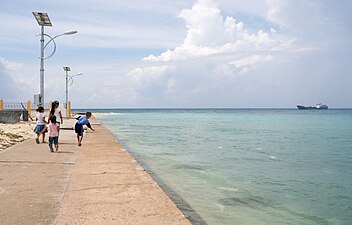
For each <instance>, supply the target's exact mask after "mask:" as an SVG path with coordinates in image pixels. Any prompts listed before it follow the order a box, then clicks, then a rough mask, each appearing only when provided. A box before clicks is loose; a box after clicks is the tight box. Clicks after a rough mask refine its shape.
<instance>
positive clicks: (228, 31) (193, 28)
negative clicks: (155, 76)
mask: <svg viewBox="0 0 352 225" xmlns="http://www.w3.org/2000/svg"><path fill="white" fill-rule="evenodd" d="M180 17H181V18H182V19H184V21H185V23H186V27H187V29H188V30H187V36H186V38H185V40H184V42H183V44H182V45H180V46H178V47H176V48H175V49H174V50H170V49H168V50H166V51H165V52H163V53H161V54H160V55H159V56H155V55H150V56H148V57H145V58H144V59H143V60H144V61H146V62H168V61H178V60H187V59H190V58H196V57H204V56H209V55H215V54H224V53H233V54H243V53H245V54H247V55H251V54H253V52H258V51H262V52H266V51H278V50H282V49H286V48H288V47H290V44H289V42H288V41H287V40H285V39H284V38H283V37H279V36H278V35H277V33H276V31H275V30H274V29H271V30H270V31H268V32H265V31H263V30H259V31H258V32H257V33H251V32H249V31H248V30H247V29H246V28H245V25H244V23H243V22H241V21H236V19H234V18H233V17H230V16H228V17H226V18H224V17H223V16H222V14H221V11H220V9H218V8H217V6H216V5H215V3H214V2H212V1H211V0H198V1H197V2H196V3H195V4H194V5H193V7H192V9H183V10H182V11H181V13H180ZM255 54H258V53H255ZM258 60H260V59H258Z"/></svg>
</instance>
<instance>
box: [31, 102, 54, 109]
mask: <svg viewBox="0 0 352 225" xmlns="http://www.w3.org/2000/svg"><path fill="white" fill-rule="evenodd" d="M37 108H38V106H37V105H36V104H34V103H32V102H31V109H33V110H35V109H37ZM50 108H51V105H50V103H44V109H50Z"/></svg>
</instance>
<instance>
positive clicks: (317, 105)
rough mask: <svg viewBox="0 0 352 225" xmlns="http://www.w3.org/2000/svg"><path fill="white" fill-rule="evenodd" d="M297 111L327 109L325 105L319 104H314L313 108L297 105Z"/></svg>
mask: <svg viewBox="0 0 352 225" xmlns="http://www.w3.org/2000/svg"><path fill="white" fill-rule="evenodd" d="M297 108H298V109H318V110H319V109H328V108H329V107H328V106H327V105H322V104H321V103H318V104H316V105H315V106H303V105H297Z"/></svg>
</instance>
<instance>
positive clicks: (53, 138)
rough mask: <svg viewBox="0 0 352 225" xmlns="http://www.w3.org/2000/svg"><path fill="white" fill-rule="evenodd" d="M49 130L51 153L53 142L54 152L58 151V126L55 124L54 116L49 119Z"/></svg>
mask: <svg viewBox="0 0 352 225" xmlns="http://www.w3.org/2000/svg"><path fill="white" fill-rule="evenodd" d="M48 129H49V148H50V151H51V152H53V151H54V149H53V142H54V145H55V150H56V151H57V150H59V129H60V128H59V125H58V124H57V123H56V116H52V117H51V118H50V124H49V126H48Z"/></svg>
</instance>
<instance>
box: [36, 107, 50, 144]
mask: <svg viewBox="0 0 352 225" xmlns="http://www.w3.org/2000/svg"><path fill="white" fill-rule="evenodd" d="M36 111H37V114H36V115H35V120H36V121H37V125H36V126H35V128H34V132H35V133H36V134H37V138H36V139H35V141H36V142H37V144H39V143H40V142H39V137H40V135H42V137H43V139H42V143H45V141H44V139H45V129H46V127H45V124H46V123H47V122H46V121H45V114H44V108H43V107H42V106H39V107H38V109H37V110H36Z"/></svg>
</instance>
